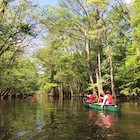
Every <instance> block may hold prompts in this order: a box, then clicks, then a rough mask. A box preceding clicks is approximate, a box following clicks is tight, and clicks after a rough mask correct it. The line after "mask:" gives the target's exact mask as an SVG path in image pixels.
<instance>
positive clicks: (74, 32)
mask: <svg viewBox="0 0 140 140" xmlns="http://www.w3.org/2000/svg"><path fill="white" fill-rule="evenodd" d="M0 7H1V8H0V17H1V18H0V76H1V79H0V94H1V97H2V98H3V97H4V96H6V95H8V94H9V95H10V94H11V95H17V94H20V95H21V94H22V95H23V94H29V93H46V94H54V95H56V96H57V95H59V96H63V95H64V96H79V95H82V94H84V93H87V92H88V90H91V89H92V90H94V92H95V93H96V96H100V95H101V94H104V91H105V90H108V89H109V90H111V91H112V93H113V96H114V97H116V96H117V95H118V94H124V95H129V96H140V29H139V28H140V25H139V24H140V22H139V21H140V16H139V15H140V14H139V13H140V2H139V1H137V0H133V1H132V2H131V4H127V3H125V2H124V1H122V0H61V1H60V2H59V5H57V6H46V7H43V8H41V7H39V6H38V5H37V4H35V3H32V2H31V1H30V0H22V1H17V0H12V1H10V0H6V1H1V2H0ZM33 40H35V41H33ZM33 42H44V47H40V46H39V45H38V46H37V45H36V47H35V48H32V54H31V53H29V50H31V48H30V47H31V46H32V45H33ZM34 46H35V44H34Z"/></svg>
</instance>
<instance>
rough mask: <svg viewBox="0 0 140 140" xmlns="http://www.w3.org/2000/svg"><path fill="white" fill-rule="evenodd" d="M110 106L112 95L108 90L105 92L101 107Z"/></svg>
mask: <svg viewBox="0 0 140 140" xmlns="http://www.w3.org/2000/svg"><path fill="white" fill-rule="evenodd" d="M111 104H113V99H112V93H111V92H110V91H109V90H107V91H106V92H105V96H104V100H103V102H102V107H103V106H104V105H111Z"/></svg>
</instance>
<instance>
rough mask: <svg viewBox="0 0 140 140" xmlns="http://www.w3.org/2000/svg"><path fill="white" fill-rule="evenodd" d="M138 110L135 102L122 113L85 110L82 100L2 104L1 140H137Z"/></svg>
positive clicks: (39, 99)
mask: <svg viewBox="0 0 140 140" xmlns="http://www.w3.org/2000/svg"><path fill="white" fill-rule="evenodd" d="M138 110H139V107H138V105H137V104H136V103H133V102H132V103H130V102H129V103H123V104H122V111H121V113H115V112H103V111H98V110H93V109H89V108H86V107H84V106H83V103H82V99H81V98H72V99H71V100H66V99H65V100H63V99H62V98H60V99H53V98H51V97H50V98H47V97H45V96H37V97H35V98H33V99H32V98H30V99H15V100H7V101H2V102H1V103H0V118H1V120H0V139H1V140H8V139H10V140H15V139H20V140H66V139H67V140H120V139H123V140H137V139H138V138H139V136H140V130H139V122H138V121H139V116H140V114H139V112H138ZM131 112H133V113H134V114H135V115H134V116H133V114H132V113H131ZM131 128H132V129H131ZM128 129H129V130H128Z"/></svg>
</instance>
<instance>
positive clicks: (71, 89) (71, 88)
mask: <svg viewBox="0 0 140 140" xmlns="http://www.w3.org/2000/svg"><path fill="white" fill-rule="evenodd" d="M70 92H71V95H70V96H71V97H73V96H74V93H73V86H72V83H70Z"/></svg>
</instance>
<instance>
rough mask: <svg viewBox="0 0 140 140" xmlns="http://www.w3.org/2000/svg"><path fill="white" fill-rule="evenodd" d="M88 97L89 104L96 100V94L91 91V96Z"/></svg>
mask: <svg viewBox="0 0 140 140" xmlns="http://www.w3.org/2000/svg"><path fill="white" fill-rule="evenodd" d="M87 97H88V98H89V99H88V100H87V101H86V102H87V103H90V104H91V103H94V100H95V96H94V93H93V92H92V91H90V93H89V95H87Z"/></svg>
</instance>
